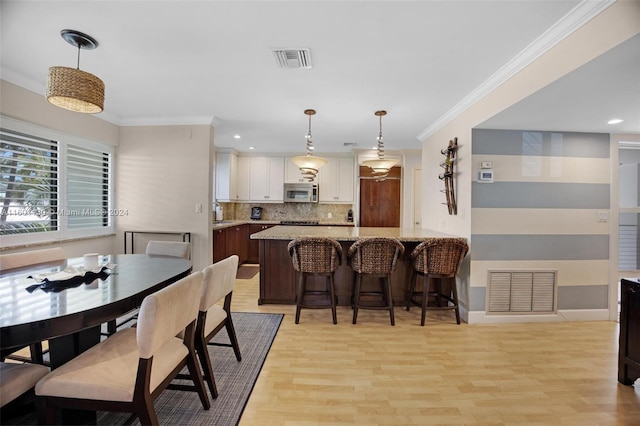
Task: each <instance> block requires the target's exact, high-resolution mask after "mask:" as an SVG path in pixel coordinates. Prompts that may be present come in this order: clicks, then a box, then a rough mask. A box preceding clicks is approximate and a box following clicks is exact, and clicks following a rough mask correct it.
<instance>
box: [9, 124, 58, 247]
mask: <svg viewBox="0 0 640 426" xmlns="http://www.w3.org/2000/svg"><path fill="white" fill-rule="evenodd" d="M0 144H1V151H0V155H1V162H0V196H1V197H2V209H1V211H0V233H1V235H8V234H20V233H31V232H47V231H56V230H57V229H58V187H59V186H58V149H59V143H58V142H57V141H54V140H47V139H44V138H40V137H37V136H33V135H29V134H26V133H22V132H18V131H13V130H10V129H5V128H0Z"/></svg>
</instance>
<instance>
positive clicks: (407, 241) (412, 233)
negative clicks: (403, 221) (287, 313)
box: [250, 226, 459, 306]
mask: <svg viewBox="0 0 640 426" xmlns="http://www.w3.org/2000/svg"><path fill="white" fill-rule="evenodd" d="M300 237H330V238H334V239H336V240H338V241H339V242H340V244H341V246H342V264H341V265H340V266H339V267H338V269H337V270H336V272H335V276H334V278H335V286H336V294H337V296H338V304H339V305H344V306H349V305H351V293H352V289H353V271H352V270H351V266H350V265H348V264H347V251H348V250H349V247H350V246H351V245H352V244H353V243H354V241H356V240H357V239H359V238H374V237H389V238H396V239H398V240H400V241H401V242H402V244H403V246H404V248H405V252H404V254H403V255H402V256H400V258H399V259H398V262H397V263H396V265H397V266H396V270H395V271H394V272H393V274H392V275H391V292H392V295H393V300H394V303H396V304H399V305H402V306H404V304H405V303H406V297H407V292H408V288H409V286H408V284H409V279H410V276H411V275H410V273H411V270H410V267H408V265H407V262H406V258H407V256H408V255H409V253H411V251H412V250H413V249H414V248H415V247H416V246H417V245H418V244H420V243H421V242H423V241H426V240H429V239H432V238H459V237H457V236H455V235H450V234H444V233H442V232H439V231H434V230H429V229H411V228H361V227H346V226H273V227H271V228H269V229H265V230H263V231H260V232H256V233H255V234H252V235H251V236H250V238H251V239H253V240H258V241H259V244H260V253H259V259H260V260H259V263H260V298H259V299H258V304H260V305H262V304H270V303H271V304H295V287H296V272H295V270H294V269H293V266H292V265H291V257H290V256H289V252H288V250H287V245H288V244H289V241H291V240H292V239H295V238H300ZM307 280H308V283H309V284H310V288H311V287H315V288H317V289H321V288H324V286H325V282H324V277H308V278H307Z"/></svg>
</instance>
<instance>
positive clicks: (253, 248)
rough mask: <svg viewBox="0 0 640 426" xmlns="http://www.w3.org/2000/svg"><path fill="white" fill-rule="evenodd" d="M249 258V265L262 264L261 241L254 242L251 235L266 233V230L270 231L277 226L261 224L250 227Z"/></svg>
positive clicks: (253, 224) (252, 224)
mask: <svg viewBox="0 0 640 426" xmlns="http://www.w3.org/2000/svg"><path fill="white" fill-rule="evenodd" d="M247 226H249V236H248V238H249V256H248V258H247V262H248V263H259V262H260V243H259V240H252V239H251V234H255V233H256V232H260V231H264V230H265V229H269V228H271V227H272V226H275V225H262V224H259V223H250V224H249V225H247Z"/></svg>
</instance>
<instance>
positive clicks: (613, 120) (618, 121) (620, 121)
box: [607, 118, 624, 124]
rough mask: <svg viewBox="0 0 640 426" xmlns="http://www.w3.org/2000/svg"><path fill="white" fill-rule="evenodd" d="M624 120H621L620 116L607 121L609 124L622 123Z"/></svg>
mask: <svg viewBox="0 0 640 426" xmlns="http://www.w3.org/2000/svg"><path fill="white" fill-rule="evenodd" d="M623 121H624V120H621V119H619V118H612V119H611V120H609V121H607V124H618V123H622V122H623Z"/></svg>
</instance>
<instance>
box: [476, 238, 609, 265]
mask: <svg viewBox="0 0 640 426" xmlns="http://www.w3.org/2000/svg"><path fill="white" fill-rule="evenodd" d="M471 243H472V244H473V250H471V252H470V255H471V260H505V261H506V260H509V261H510V260H596V259H597V260H602V259H609V236H608V235H473V236H472V237H471Z"/></svg>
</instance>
